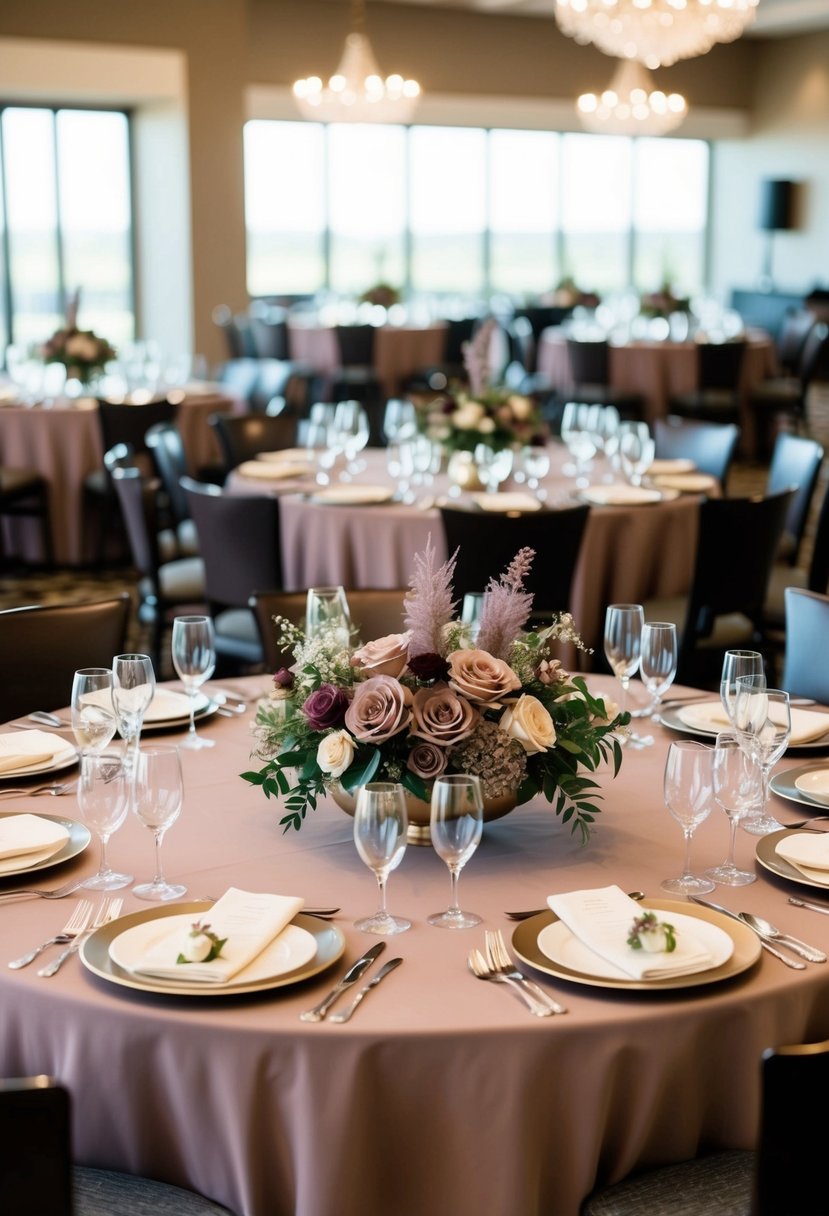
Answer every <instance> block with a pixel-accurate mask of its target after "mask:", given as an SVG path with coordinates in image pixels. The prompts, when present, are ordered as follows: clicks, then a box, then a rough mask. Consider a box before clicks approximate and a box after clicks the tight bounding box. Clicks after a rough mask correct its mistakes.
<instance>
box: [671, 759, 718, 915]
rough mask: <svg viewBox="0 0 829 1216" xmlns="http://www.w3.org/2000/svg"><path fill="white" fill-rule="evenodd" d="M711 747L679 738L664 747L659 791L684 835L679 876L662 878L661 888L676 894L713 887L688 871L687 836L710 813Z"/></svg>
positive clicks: (707, 880) (688, 841)
mask: <svg viewBox="0 0 829 1216" xmlns="http://www.w3.org/2000/svg"><path fill="white" fill-rule="evenodd" d="M711 755H712V749H711V748H710V747H706V745H705V744H704V743H698V742H697V741H696V740H695V739H681V740H680V741H679V742H677V743H672V744H671V745H670V747H669V748H668V758H667V760H666V762H665V776H664V780H663V794H664V797H665V805H666V806H667V808H668V810H669V811H670V813H671V815H672V816H673V817H674V819H675V820H676V821H677V823H678V824H679V826H680V827H681V828H682V834H683V836H684V837H685V860H684V862H683V866H682V874H681V875H680V877H679V878H666V879H665V880H664V881H663V883H662V884H661V885H662V889H663V890H665V891H672V892H674V894H676V895H703V894H704V893H705V892H706V891H713V890H714V884H713V882H711V880H710V879H708V878H698V877H697V876H696V875H695V874H692V873H691V838H692V837H693V835H694V832H695V831H696V829H697V828H698V827H699V825H700V824H701V823H702V822H703V820H704V819H706V818H707V817H708V815H709V814H710V813H711V801H712V797H713V775H712V764H711Z"/></svg>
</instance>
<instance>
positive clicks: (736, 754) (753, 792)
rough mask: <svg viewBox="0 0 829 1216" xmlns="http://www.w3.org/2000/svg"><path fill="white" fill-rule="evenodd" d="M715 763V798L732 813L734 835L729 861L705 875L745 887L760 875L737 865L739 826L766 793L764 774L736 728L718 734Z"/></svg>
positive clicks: (730, 815) (731, 822)
mask: <svg viewBox="0 0 829 1216" xmlns="http://www.w3.org/2000/svg"><path fill="white" fill-rule="evenodd" d="M712 766H713V786H714V798H715V799H716V802H717V805H718V806H721V807H722V809H723V810H724V811H725V813H726V815H727V816H728V821H729V824H730V828H731V835H730V843H729V848H728V856H727V857H726V859H725V861H724V862H723V863H722V865H719V866H713V867H712V868H711V869H710V870H706V871H705V874H706V877H707V878H713V880H714V882H718V883H722V884H723V885H724V886H726V887H744V886H746V885H747V884H748V883H750V882H754V881H755V879H756V877H757V876H756V875H755V874H752V873H751V871H750V870H739V869H738V868H737V864H736V862H735V860H734V853H735V850H736V847H737V825H738V823H739V822H740V820H741V819H743V818H745V816H746V815H748V814H749V813H750V812H751V811H753V810H756V808H757V807H758V806H759V803H760V799H761V798H762V794H763V782H762V775H761V773H760V768H759V766H758V764H757V763H756V761H754V760H752V758H751V757H750V756H749V755H747V753H746V752H745V750H744V749H743V748H742V747H741V746H740V740H739V739H738V738H737V735H736V733H735V732H734V731H720V733H719V734H718V735H717V745H716V747H715V748H714V757H713V760H712Z"/></svg>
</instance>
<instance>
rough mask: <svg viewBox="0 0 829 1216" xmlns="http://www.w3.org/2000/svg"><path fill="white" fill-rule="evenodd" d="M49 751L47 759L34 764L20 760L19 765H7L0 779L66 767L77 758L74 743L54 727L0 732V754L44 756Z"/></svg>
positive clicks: (54, 770)
mask: <svg viewBox="0 0 829 1216" xmlns="http://www.w3.org/2000/svg"><path fill="white" fill-rule="evenodd" d="M47 752H51V754H52V755H51V759H50V760H41V761H38V762H37V763H35V764H21V765H20V766H19V767H18V768H10V769H6V771H5V772H4V773H0V782H2V781H8V780H10V779H13V780H15V781H18V780H19V779H20V778H21V777H35V776H37V775H38V774H39V773H54V772H58V771H59V770H60V769H63V768H69V766H70V765H72V764H75V763H76V762H77V759H78V752H77V749H76V747H75V745H74V743H71V742H70V741H69V740H68V739H65V738H64V737H63V735H60V734H58V733H57V732H56V731H49V732H47V731H40V730H16V731H7V732H5V733H3V734H2V735H0V755H7V756H22V755H26V754H27V753H28V754H29V755H31V756H38V755H40V756H43V755H46V754H47Z"/></svg>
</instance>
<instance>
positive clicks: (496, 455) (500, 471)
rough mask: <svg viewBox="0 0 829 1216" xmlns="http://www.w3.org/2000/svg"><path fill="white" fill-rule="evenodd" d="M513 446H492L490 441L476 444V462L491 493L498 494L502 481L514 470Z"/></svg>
mask: <svg viewBox="0 0 829 1216" xmlns="http://www.w3.org/2000/svg"><path fill="white" fill-rule="evenodd" d="M512 459H513V452H512V448H492V447H490V446H489V444H488V443H478V444H476V445H475V464H476V465H477V466H478V472H479V473H480V475H481V477H482V479H483V482H484V485H485V486H486V488H487V490H488V492H489V493H490V494H497V492H498V487H499V486H500V484H501V482H503V481H506V479H507V478H508V477H509V475H510V473H511V472H512Z"/></svg>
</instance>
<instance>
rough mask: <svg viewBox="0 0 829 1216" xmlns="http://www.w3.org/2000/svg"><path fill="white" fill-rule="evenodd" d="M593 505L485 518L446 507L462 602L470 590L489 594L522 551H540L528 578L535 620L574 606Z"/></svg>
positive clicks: (449, 549)
mask: <svg viewBox="0 0 829 1216" xmlns="http://www.w3.org/2000/svg"><path fill="white" fill-rule="evenodd" d="M589 514H590V507H589V506H588V505H587V504H582V505H579V506H576V507H566V508H564V509H562V510H557V511H547V510H542V511H527V512H523V513H518V512H515V513H513V512H509V513H507V514H494V513H493V514H486V513H484V512H481V511H466V510H462V509H460V508H456V507H441V508H440V516H441V522H442V524H443V532H444V536H445V538H446V551H447V553H449V554H450V555H451V554H454V553H455V551H456V550H457V557H456V561H455V573H454V575H453V578H452V585H453V587H454V591H455V595H456V597H457V598H458V599H459V600H462V599H463V596H464V595H466V594H467V593H468V592H476V591H477V592H480V591H485V590H486V588H487V585H488V583H489V581H490V579H491V578H493V577H494V578H498V577H499V576H500V574H502V573H503V572H504V571H505V570H506V569H507V567H508V566H509V564H510V562H511V561H512V559H513V558H514V557H515V555H516V553H517V552H518V550H519V549H522V548H524V547H526V546H528V547H529V548H531V549H534V550H535V554H536V556H535V559H534V561H533V564H532V569H531V571H530V574H529V577H528V578H527V580H526V589H527V591H530V592H532V595H533V616H534V617H536V618H540V617H543V616H546V615H550V614H552V613H555V612H566V611H568V609H569V608H570V598H571V587H572V582H573V574H574V571H575V568H576V563H577V561H578V558H579V553H580V551H581V543H582V538H583V536H584V529H585V527H586V526H587V517H588V515H589Z"/></svg>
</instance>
